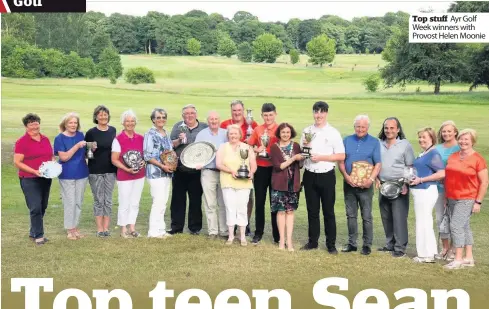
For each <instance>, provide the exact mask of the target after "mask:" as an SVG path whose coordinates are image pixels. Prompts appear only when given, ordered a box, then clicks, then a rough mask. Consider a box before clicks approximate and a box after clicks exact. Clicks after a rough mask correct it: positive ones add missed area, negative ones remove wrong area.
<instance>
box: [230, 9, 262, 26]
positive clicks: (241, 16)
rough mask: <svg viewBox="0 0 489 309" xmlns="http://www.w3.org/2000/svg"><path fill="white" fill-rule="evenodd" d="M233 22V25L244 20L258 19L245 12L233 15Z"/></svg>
mask: <svg viewBox="0 0 489 309" xmlns="http://www.w3.org/2000/svg"><path fill="white" fill-rule="evenodd" d="M233 20H234V22H235V23H240V22H242V21H246V20H258V17H256V16H255V15H253V14H251V13H248V12H246V11H238V12H236V13H235V14H234V16H233Z"/></svg>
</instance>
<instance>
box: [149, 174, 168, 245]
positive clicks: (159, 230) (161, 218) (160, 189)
mask: <svg viewBox="0 0 489 309" xmlns="http://www.w3.org/2000/svg"><path fill="white" fill-rule="evenodd" d="M148 183H149V188H150V193H151V197H152V198H153V204H152V205H151V213H150V215H149V230H148V237H157V236H161V235H165V234H166V224H165V210H166V203H167V202H168V198H169V196H170V184H171V178H170V177H161V178H157V179H148Z"/></svg>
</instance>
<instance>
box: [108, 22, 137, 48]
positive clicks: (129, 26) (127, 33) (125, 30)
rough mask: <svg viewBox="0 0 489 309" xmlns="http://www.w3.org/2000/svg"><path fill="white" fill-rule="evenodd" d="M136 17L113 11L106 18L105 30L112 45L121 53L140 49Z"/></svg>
mask: <svg viewBox="0 0 489 309" xmlns="http://www.w3.org/2000/svg"><path fill="white" fill-rule="evenodd" d="M136 20H137V18H136V17H134V16H130V15H123V14H119V13H114V14H112V15H110V17H109V18H108V19H107V32H108V33H109V34H110V38H111V40H112V43H113V44H114V47H115V48H116V49H117V51H118V52H120V53H122V54H130V53H136V52H139V51H141V50H142V48H143V46H140V44H139V43H138V38H137V27H136Z"/></svg>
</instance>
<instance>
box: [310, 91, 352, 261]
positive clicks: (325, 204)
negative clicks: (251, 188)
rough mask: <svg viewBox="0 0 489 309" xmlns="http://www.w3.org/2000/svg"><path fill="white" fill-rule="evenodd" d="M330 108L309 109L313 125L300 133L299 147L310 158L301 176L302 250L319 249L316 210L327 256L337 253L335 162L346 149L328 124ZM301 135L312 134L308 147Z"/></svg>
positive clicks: (322, 104)
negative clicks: (304, 234) (305, 227)
mask: <svg viewBox="0 0 489 309" xmlns="http://www.w3.org/2000/svg"><path fill="white" fill-rule="evenodd" d="M328 110H329V106H328V104H327V103H326V102H323V101H318V102H316V103H314V105H313V107H312V111H313V115H314V122H315V123H314V124H313V125H311V126H309V127H307V128H305V129H304V130H303V134H302V138H301V146H307V147H310V148H311V150H310V153H311V157H310V158H308V159H306V161H305V164H304V167H305V171H304V175H303V180H302V181H303V184H304V191H305V196H306V204H307V219H308V223H309V241H308V243H307V244H305V245H304V246H303V247H302V249H303V250H311V249H317V248H318V240H319V235H320V220H319V210H320V208H322V209H323V220H324V232H325V234H326V248H327V250H328V252H329V253H330V254H338V251H337V250H336V218H335V213H334V204H335V200H336V191H335V190H336V175H335V171H334V169H335V167H336V162H338V161H343V160H345V147H344V145H343V139H342V138H341V134H340V132H339V131H338V130H337V129H335V128H333V127H332V126H331V125H330V124H329V123H328V122H327V118H328ZM304 133H312V134H314V138H313V139H312V141H311V142H310V143H307V142H306V140H305V139H304Z"/></svg>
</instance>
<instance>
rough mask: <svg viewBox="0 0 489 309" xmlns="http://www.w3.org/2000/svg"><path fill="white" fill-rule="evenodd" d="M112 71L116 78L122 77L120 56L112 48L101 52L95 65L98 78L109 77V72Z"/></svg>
mask: <svg viewBox="0 0 489 309" xmlns="http://www.w3.org/2000/svg"><path fill="white" fill-rule="evenodd" d="M111 69H112V70H113V71H114V75H115V77H116V78H119V77H121V76H122V70H123V69H122V63H121V56H120V55H119V53H118V52H117V50H116V49H115V48H113V47H110V48H106V49H104V50H103V51H102V53H101V54H100V57H99V63H98V64H97V71H98V76H101V77H109V76H110V74H109V73H110V70H111Z"/></svg>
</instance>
